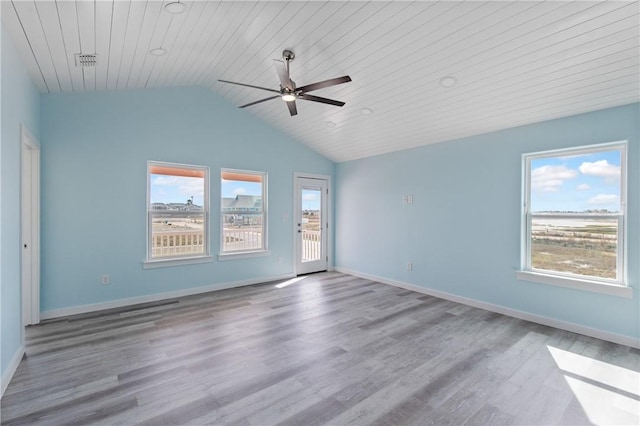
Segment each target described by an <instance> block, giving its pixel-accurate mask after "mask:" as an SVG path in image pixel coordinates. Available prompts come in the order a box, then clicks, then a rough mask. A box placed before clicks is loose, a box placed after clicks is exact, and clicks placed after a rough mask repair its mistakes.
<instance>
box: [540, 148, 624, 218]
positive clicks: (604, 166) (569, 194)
mask: <svg viewBox="0 0 640 426" xmlns="http://www.w3.org/2000/svg"><path fill="white" fill-rule="evenodd" d="M594 209H607V210H609V211H612V212H617V211H620V151H618V150H612V151H604V152H596V153H590V154H582V155H576V156H567V157H563V156H558V157H548V158H540V159H532V160H531V211H532V212H543V211H574V212H583V211H586V210H594Z"/></svg>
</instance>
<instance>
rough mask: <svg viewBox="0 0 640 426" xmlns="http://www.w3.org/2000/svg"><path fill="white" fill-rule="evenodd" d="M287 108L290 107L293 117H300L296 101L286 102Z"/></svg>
mask: <svg viewBox="0 0 640 426" xmlns="http://www.w3.org/2000/svg"><path fill="white" fill-rule="evenodd" d="M285 103H286V104H287V107H289V114H291V116H292V117H293V116H294V115H298V108H296V101H291V102H285Z"/></svg>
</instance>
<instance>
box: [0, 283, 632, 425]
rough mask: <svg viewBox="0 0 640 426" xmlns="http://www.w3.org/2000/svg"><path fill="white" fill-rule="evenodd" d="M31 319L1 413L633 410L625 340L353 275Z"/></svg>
mask: <svg viewBox="0 0 640 426" xmlns="http://www.w3.org/2000/svg"><path fill="white" fill-rule="evenodd" d="M281 282H282V281H276V282H270V283H263V284H256V285H251V286H246V287H242V288H234V289H228V290H221V291H216V292H210V293H206V294H200V295H192V296H187V297H183V298H174V299H169V300H164V301H159V302H152V303H144V304H140V305H136V306H130V307H123V308H117V309H112V310H107V311H102V312H91V313H87V314H82V315H76V316H72V317H66V318H58V319H55V320H49V321H44V322H43V323H42V324H40V325H38V326H32V327H28V328H27V330H26V353H27V356H26V357H25V358H24V359H23V360H22V362H21V363H20V365H19V367H18V370H17V371H16V373H15V375H14V378H13V380H12V382H11V383H10V384H9V387H8V388H7V390H6V392H5V395H4V397H3V398H2V401H1V404H0V408H1V411H0V419H1V423H2V425H62V424H64V425H89V424H97V425H132V424H145V425H172V426H175V425H182V424H185V425H187V424H188V425H200V424H216V425H220V424H233V425H261V426H264V425H272V424H282V425H305V426H307V425H309V426H311V425H324V424H327V425H346V424H351V425H380V426H382V425H403V426H404V425H421V426H422V425H462V424H465V425H511V424H513V425H521V424H528V425H547V424H571V425H576V424H640V351H639V350H637V349H633V348H629V347H626V346H621V345H616V344H613V343H609V342H604V341H601V340H598V339H593V338H590V337H586V336H581V335H578V334H575V333H570V332H566V331H562V330H557V329H554V328H551V327H547V326H543V325H539V324H534V323H529V322H527V321H523V320H519V319H515V318H510V317H506V316H504V315H500V314H496V313H492V312H488V311H484V310H481V309H476V308H473V307H470V306H466V305H461V304H458V303H454V302H451V301H447V300H442V299H438V298H436V297H432V296H427V295H424V294H419V293H415V292H412V291H409V290H405V289H401V288H396V287H391V286H388V285H385V284H381V283H377V282H374V281H370V280H366V279H362V278H356V277H353V276H349V275H345V274H341V273H337V272H328V273H321V274H315V275H309V276H306V277H304V278H303V279H302V280H300V281H298V282H296V283H294V284H291V285H288V286H286V287H283V288H279V287H277V284H279V283H281Z"/></svg>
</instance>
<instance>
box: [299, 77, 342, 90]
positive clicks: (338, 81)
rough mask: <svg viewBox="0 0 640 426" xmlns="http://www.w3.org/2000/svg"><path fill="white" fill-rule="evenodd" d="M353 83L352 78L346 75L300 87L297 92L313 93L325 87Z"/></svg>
mask: <svg viewBox="0 0 640 426" xmlns="http://www.w3.org/2000/svg"><path fill="white" fill-rule="evenodd" d="M350 81H351V77H349V76H348V75H345V76H344V77H337V78H331V79H329V80H325V81H319V82H317V83H311V84H307V85H306V86H302V87H298V89H297V90H300V91H302V92H312V91H314V90H318V89H322V88H324V87H331V86H335V85H337V84H342V83H348V82H350Z"/></svg>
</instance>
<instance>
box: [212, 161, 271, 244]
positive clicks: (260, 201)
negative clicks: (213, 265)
mask: <svg viewBox="0 0 640 426" xmlns="http://www.w3.org/2000/svg"><path fill="white" fill-rule="evenodd" d="M221 178H222V179H221V181H222V188H221V194H222V199H221V203H220V205H221V209H222V211H221V213H222V214H221V217H222V239H221V244H220V245H221V248H220V249H221V254H222V255H224V254H240V253H252V252H253V253H255V252H260V251H266V249H267V238H266V234H267V232H266V211H267V202H266V200H267V197H266V193H267V189H266V187H267V174H266V173H262V172H248V171H243V170H229V169H223V170H222V174H221Z"/></svg>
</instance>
